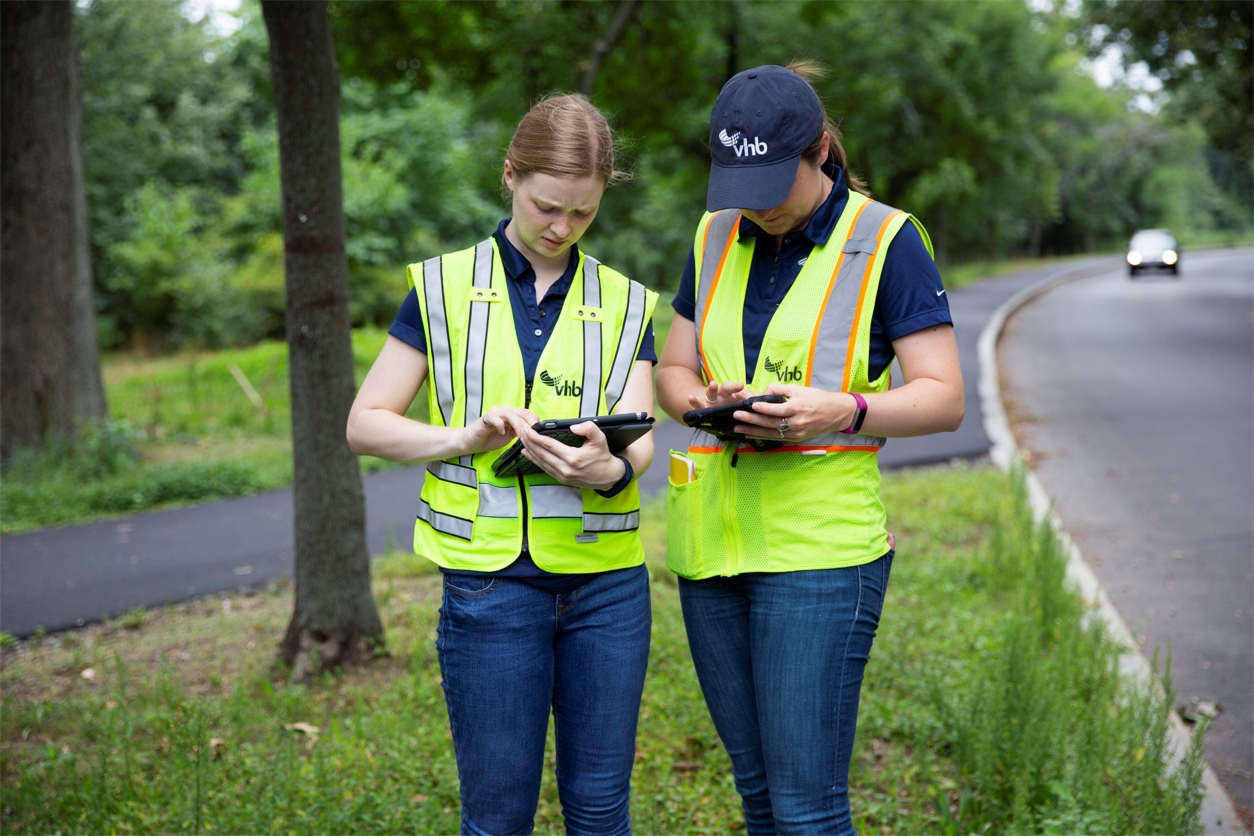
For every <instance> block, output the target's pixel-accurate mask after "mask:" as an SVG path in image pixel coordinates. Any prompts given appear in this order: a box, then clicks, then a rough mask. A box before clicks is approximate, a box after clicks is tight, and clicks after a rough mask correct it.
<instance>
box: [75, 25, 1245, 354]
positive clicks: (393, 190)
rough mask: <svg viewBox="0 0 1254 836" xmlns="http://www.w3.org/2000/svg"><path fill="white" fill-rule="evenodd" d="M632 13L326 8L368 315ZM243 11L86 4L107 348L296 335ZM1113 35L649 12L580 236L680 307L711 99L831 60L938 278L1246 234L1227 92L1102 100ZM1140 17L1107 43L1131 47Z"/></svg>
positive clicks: (836, 95) (94, 207) (355, 297)
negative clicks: (621, 172)
mask: <svg viewBox="0 0 1254 836" xmlns="http://www.w3.org/2000/svg"><path fill="white" fill-rule="evenodd" d="M1179 5H1180V4H1132V3H1126V2H1125V3H1114V4H1110V3H1105V2H1104V0H1103V5H1102V6H1101V10H1102V14H1106V11H1105V10H1106V9H1107V6H1109V12H1110V15H1109V16H1110V17H1111V21H1112V22H1114V21H1115V18H1116V17H1118V15H1124V16H1125V17H1127V15H1132V16H1133V17H1138V16H1139V17H1151V18H1152V17H1154V16H1155V14H1158V13H1161V14H1167V11H1164V10H1165V9H1166V8H1167V7H1168V6H1171V7H1172V8H1173V9H1175V7H1176V6H1179ZM1204 5H1206V6H1207V7H1208V8H1209V7H1210V6H1216V7H1218V6H1220V5H1222V4H1218V3H1209V2H1208V3H1207V4H1204ZM1041 6H1042V4H1037V7H1041ZM1149 6H1155V7H1156V10H1157V11H1155V10H1150V11H1145V10H1146V9H1148V7H1149ZM1224 8H1227V7H1224ZM616 9H617V4H613V3H563V2H557V0H535V1H534V2H526V3H465V2H454V1H453V0H433V2H425V3H375V2H364V1H363V0H337V1H336V2H334V3H332V4H331V7H330V12H331V15H332V23H333V30H334V33H335V38H336V48H337V56H338V59H339V63H340V66H341V70H342V73H343V78H344V85H343V88H342V101H341V124H340V126H341V145H342V152H343V172H344V207H345V214H346V221H347V242H346V245H347V257H348V266H349V275H350V290H351V301H352V310H353V314H352V315H353V321H354V323H355V324H358V325H362V324H366V325H383V324H386V323H387V321H388V320H389V319H390V318H391V317H392V316H393V315H394V313H395V310H396V308H397V306H398V305H399V302H400V301H401V299H402V298H403V296H404V291H405V285H404V267H405V265H406V264H408V263H412V262H415V261H420V260H422V259H424V258H428V257H430V256H432V255H435V254H438V253H440V252H446V251H449V250H452V249H459V248H463V247H467V246H470V245H471V244H473V243H474V242H475V241H476V240H480V239H481V238H483V237H484V236H486V235H487V234H488V233H489V232H490V230H491V229H492V227H493V226H494V225H495V223H496V221H497V220H498V219H499V217H500V216H502V215H504V214H507V213H508V211H509V209H508V208H507V204H503V203H502V201H501V192H500V183H499V174H500V165H501V160H502V158H503V156H504V153H505V148H506V145H507V143H508V140H509V137H510V135H511V133H512V130H513V128H514V126H515V125H516V124H517V121H518V119H519V118H520V117H521V116H522V115H523V113H524V112H525V111H526V109H527V107H528V105H529V104H530V103H532V102H533V101H535V100H536V99H537V98H538V97H540V96H542V95H544V94H546V93H549V92H552V91H565V90H570V89H572V88H573V87H574V85H575V82H576V79H577V78H578V77H579V74H580V72H581V69H582V67H583V66H584V62H586V61H587V60H588V57H589V55H590V54H591V50H592V48H593V44H594V43H595V41H596V39H597V38H598V37H600V36H601V35H602V33H604V31H605V29H606V27H607V26H608V25H609V22H610V20H611V19H612V17H613V15H614V14H615V12H616ZM1093 9H1096V6H1094V7H1093ZM1093 9H1090V10H1091V11H1092V10H1093ZM1247 11H1248V10H1247ZM1177 12H1179V10H1178V9H1175V11H1171V12H1170V13H1171V14H1177ZM239 14H240V19H241V21H242V24H243V25H242V27H241V28H240V29H239V30H238V31H237V32H235V33H234V34H232V35H230V36H229V37H221V36H219V35H216V34H214V33H213V32H212V31H210V30H209V29H207V28H206V27H205V25H204V24H202V23H189V22H188V20H187V18H186V10H185V9H184V7H183V5H182V0H153V2H149V3H143V4H135V3H111V2H104V0H96V2H92V3H89V4H86V5H84V6H82V7H80V9H79V19H78V28H77V36H78V39H79V42H80V44H81V46H82V54H83V65H84V114H85V135H86V143H85V155H86V172H87V179H88V186H89V191H90V203H91V212H92V236H93V238H92V240H93V249H94V257H95V267H96V277H97V292H98V309H99V324H100V333H101V339H102V341H103V342H104V343H105V345H106V346H118V345H126V344H130V345H134V346H137V347H140V348H147V349H150V350H151V349H156V350H162V351H164V350H168V349H169V348H171V347H173V348H190V347H220V346H228V345H243V344H248V343H251V342H254V341H256V340H258V339H262V338H271V339H275V338H280V337H282V335H283V330H284V301H283V299H284V292H283V289H284V275H283V246H282V236H281V225H280V214H279V174H278V153H277V142H276V138H275V130H274V121H273V120H274V117H273V107H272V101H271V95H270V89H269V77H268V73H269V68H268V60H267V49H268V44H267V38H266V32H265V28H264V26H263V24H262V21H261V16H260V12H259V9H258V8H257V6H256V5H255V3H254V2H252V0H248V2H245V3H244V4H243V6H242V7H241V11H240V13H239ZM1241 14H1247V12H1241ZM1177 16H1178V15H1177ZM1139 17H1138V20H1139ZM1186 17H1187V15H1186ZM1194 17H1196V18H1197V19H1198V20H1202V19H1203V18H1205V15H1195V16H1194ZM1225 20H1226V19H1225ZM1092 22H1093V21H1087V22H1085V23H1084V24H1083V25H1082V24H1081V23H1078V22H1077V21H1075V20H1072V19H1070V18H1067V17H1066V15H1065V13H1064V12H1061V11H1060V12H1052V11H1033V10H1031V9H1030V8H1029V7H1028V6H1026V5H1024V4H1022V3H1007V2H971V3H924V4H917V3H916V4H905V3H830V2H817V1H816V0H790V2H735V3H725V2H706V0H694V1H693V2H685V3H642V4H640V5H639V6H638V7H636V9H635V11H634V13H633V16H632V18H631V20H630V22H629V24H628V25H627V27H626V29H625V31H624V32H623V35H622V37H621V39H620V40H619V41H618V42H617V43H616V44H615V46H614V48H613V49H612V50H611V51H610V52H609V54H608V55H607V56H606V60H605V63H604V65H603V66H602V69H601V71H600V73H599V75H598V78H597V82H596V86H595V90H594V94H593V99H594V101H595V102H596V103H597V104H598V105H599V106H601V107H602V108H603V109H604V110H605V111H606V112H607V113H608V114H609V115H610V117H611V120H612V122H613V124H614V125H615V126H616V128H617V129H618V130H619V133H620V136H621V138H622V139H623V140H624V143H623V146H624V147H623V148H622V153H621V154H620V157H619V162H620V167H623V166H624V165H625V166H626V167H628V168H630V169H631V170H633V171H634V173H635V175H636V177H635V180H634V182H632V183H629V184H627V185H625V186H623V187H621V188H616V189H612V190H610V191H609V192H608V193H607V194H606V196H605V199H604V201H603V204H602V208H601V211H600V213H599V215H598V218H597V221H596V223H595V224H594V225H593V227H592V228H591V230H590V232H589V234H588V237H587V239H586V240H585V242H584V244H585V246H586V248H587V249H588V250H589V251H590V252H592V253H594V254H595V255H596V256H597V257H598V258H600V259H601V260H603V261H605V262H606V263H607V264H610V265H611V266H613V267H616V268H618V269H619V270H622V271H623V272H625V273H627V274H628V275H630V276H632V277H633V278H636V279H638V280H640V281H642V282H644V283H645V284H646V285H649V286H651V287H654V288H657V289H673V288H674V287H675V286H676V284H677V282H678V279H679V276H680V274H681V272H682V269H683V264H684V260H685V258H686V255H687V252H688V249H689V248H690V247H691V243H692V234H693V230H694V229H695V227H696V224H697V221H698V220H699V218H700V215H701V212H702V209H703V207H704V197H705V186H706V177H707V172H708V165H709V157H708V150H707V148H706V138H707V131H708V119H709V107H710V104H711V103H712V102H713V100H714V98H715V96H716V95H717V92H718V90H719V88H720V86H721V85H722V83H723V82H724V81H725V79H726V78H727V77H728V76H729V75H730V74H732V73H734V72H736V71H738V70H740V69H743V68H745V67H749V66H753V65H756V64H760V63H780V62H785V61H787V60H788V59H789V58H790V57H792V56H797V55H805V56H812V57H814V58H816V59H818V60H820V61H823V62H826V63H827V64H828V65H829V66H830V69H831V73H830V75H829V77H828V78H827V79H825V80H824V81H821V82H819V83H818V85H817V86H818V89H819V92H820V94H822V95H823V96H824V97H825V100H826V102H827V104H828V107H829V109H830V111H831V113H832V115H833V116H834V117H835V118H837V119H838V120H840V122H841V125H842V128H843V131H844V138H845V146H846V148H847V150H848V152H849V157H850V162H851V166H852V168H853V169H855V170H856V171H858V172H860V173H861V174H863V175H865V177H866V178H867V180H868V181H869V183H870V186H871V189H872V191H873V194H874V196H875V197H876V198H878V199H880V200H884V201H886V202H889V203H893V204H894V205H898V206H901V207H902V208H904V209H907V210H909V211H911V212H913V213H914V214H916V215H917V216H918V217H920V218H921V220H922V222H923V223H924V225H925V226H926V227H927V228H928V230H929V232H930V233H931V236H932V239H933V241H934V243H935V245H936V251H937V257H938V260H939V261H940V262H941V264H942V266H943V267H948V266H949V265H960V264H964V263H968V262H972V261H977V260H979V261H989V262H996V261H1001V260H1005V259H1007V258H1012V257H1023V256H1028V257H1036V256H1042V255H1049V254H1057V253H1069V252H1078V251H1092V250H1097V249H1102V248H1108V247H1112V246H1113V247H1117V246H1121V245H1122V244H1123V243H1125V242H1126V239H1127V237H1128V236H1129V234H1130V233H1131V232H1132V231H1134V230H1136V229H1138V228H1143V227H1158V226H1166V227H1170V228H1172V229H1173V230H1174V231H1175V232H1176V233H1177V234H1178V235H1179V236H1180V237H1181V238H1183V239H1184V240H1191V239H1194V238H1199V237H1200V238H1206V237H1208V236H1212V235H1213V234H1240V233H1241V232H1244V231H1246V230H1248V229H1249V226H1250V218H1249V211H1248V200H1246V201H1244V202H1243V201H1242V199H1241V198H1240V194H1238V193H1237V192H1233V190H1232V189H1231V188H1229V186H1230V184H1231V183H1230V181H1231V182H1235V181H1232V177H1231V176H1229V174H1225V173H1224V172H1225V171H1229V172H1230V170H1231V169H1232V167H1233V166H1234V165H1236V164H1237V163H1239V162H1241V160H1243V159H1245V158H1243V157H1241V156H1240V154H1236V156H1234V155H1233V154H1234V152H1233V148H1234V147H1235V146H1231V147H1230V145H1225V144H1223V143H1220V142H1219V140H1218V139H1217V138H1216V137H1217V136H1218V134H1216V133H1215V132H1214V131H1212V130H1211V126H1212V125H1213V124H1217V123H1218V122H1217V121H1216V120H1217V119H1218V116H1217V115H1216V114H1217V113H1218V112H1217V111H1216V110H1215V109H1214V108H1211V109H1206V108H1203V107H1201V106H1200V105H1199V106H1198V107H1197V108H1194V109H1192V110H1191V109H1190V107H1189V106H1186V102H1191V101H1194V98H1196V97H1198V96H1202V95H1203V88H1205V87H1206V85H1205V84H1194V83H1193V82H1189V81H1187V80H1186V79H1185V78H1184V75H1187V73H1185V74H1184V75H1181V81H1180V84H1181V85H1186V86H1188V85H1191V86H1189V90H1191V91H1193V92H1190V93H1188V95H1187V96H1186V95H1184V93H1183V92H1179V95H1178V96H1177V98H1178V100H1179V102H1178V103H1177V104H1173V105H1172V106H1171V107H1169V108H1167V109H1166V110H1165V111H1164V113H1163V114H1161V115H1150V114H1145V113H1139V112H1130V111H1129V100H1130V95H1131V94H1130V93H1129V91H1127V90H1126V89H1121V88H1112V89H1110V90H1102V89H1099V88H1098V87H1097V86H1096V84H1095V83H1094V82H1093V81H1092V79H1091V78H1090V77H1089V76H1088V75H1086V74H1085V73H1084V72H1083V70H1082V66H1081V59H1082V57H1083V55H1084V54H1085V52H1084V51H1085V46H1084V45H1083V44H1081V43H1080V41H1079V40H1078V39H1077V35H1076V31H1074V30H1077V28H1078V27H1079V28H1083V26H1089V25H1090V24H1091V23H1092ZM1202 23H1205V20H1202ZM1185 24H1187V25H1185ZM1112 25H1113V24H1112ZM1139 25H1140V24H1137V26H1134V25H1133V23H1131V22H1126V21H1125V23H1121V24H1118V26H1117V27H1116V28H1114V29H1112V30H1111V31H1112V33H1114V34H1111V36H1110V37H1111V38H1115V39H1117V40H1118V43H1120V44H1123V45H1125V46H1126V48H1127V49H1128V50H1132V49H1133V45H1135V44H1140V43H1141V38H1142V35H1141V34H1140V32H1141V30H1140V29H1139V28H1138V26H1139ZM1155 25H1157V24H1155ZM1163 25H1165V24H1163ZM1173 25H1174V24H1173ZM1181 25H1184V26H1185V28H1184V29H1182V30H1180V31H1182V32H1184V31H1186V30H1187V32H1189V33H1191V34H1189V38H1192V39H1193V40H1185V41H1180V42H1179V44H1178V43H1177V41H1178V40H1179V38H1178V37H1177V36H1176V35H1175V34H1173V35H1172V36H1171V38H1169V39H1168V41H1169V46H1170V47H1171V52H1170V54H1171V55H1179V54H1181V53H1180V49H1179V46H1180V44H1185V45H1186V46H1187V45H1190V44H1194V41H1195V40H1197V39H1198V38H1199V37H1201V38H1202V40H1201V41H1198V43H1197V44H1194V45H1195V46H1197V48H1198V49H1203V48H1204V49H1203V51H1204V52H1205V55H1203V54H1202V53H1198V57H1197V60H1198V61H1199V62H1200V63H1199V64H1198V65H1197V69H1198V70H1199V71H1201V70H1205V71H1206V72H1207V73H1213V72H1220V70H1221V69H1222V72H1223V73H1227V74H1228V75H1231V74H1232V72H1233V67H1235V66H1237V65H1238V64H1234V61H1237V59H1241V60H1246V61H1248V55H1249V50H1248V49H1238V47H1237V46H1234V45H1233V43H1235V42H1233V41H1232V40H1231V38H1229V40H1228V41H1224V42H1223V44H1220V45H1219V46H1217V47H1216V48H1215V49H1213V50H1212V49H1211V46H1212V44H1211V40H1205V37H1202V36H1206V37H1209V35H1208V33H1209V34H1214V32H1218V31H1220V30H1222V31H1223V32H1226V33H1228V34H1231V32H1235V31H1236V30H1235V29H1232V30H1231V32H1229V29H1230V28H1231V27H1227V25H1226V24H1225V25H1224V26H1220V27H1218V29H1216V28H1215V27H1210V28H1209V29H1208V28H1207V26H1209V24H1207V25H1202V24H1196V25H1195V22H1194V23H1190V22H1189V21H1185V23H1184V24H1181ZM1199 27H1200V28H1199ZM1225 27H1227V28H1225ZM1160 28H1161V27H1160ZM1202 30H1205V31H1202ZM1212 30H1214V31H1212ZM1085 31H1086V32H1087V31H1088V30H1085ZM1146 31H1149V30H1146ZM1154 31H1158V30H1154ZM1164 31H1165V30H1164ZM1173 31H1174V30H1173ZM1199 32H1200V33H1201V35H1199V34H1198V33H1199ZM1195 36H1197V37H1195ZM1084 40H1085V41H1087V35H1086V36H1085V39H1084ZM1212 40H1213V39H1212ZM1238 40H1239V38H1238ZM1203 41H1204V42H1203ZM1246 42H1248V38H1247V39H1246ZM1216 43H1218V42H1216ZM1243 43H1245V42H1243ZM1225 44H1226V45H1225ZM1220 47H1222V48H1220ZM1188 48H1190V49H1192V48H1193V46H1188ZM1137 49H1140V47H1137ZM1206 50H1210V51H1209V52H1206ZM1130 54H1131V53H1130ZM1137 54H1139V53H1137ZM1208 56H1209V57H1208ZM1182 60H1183V59H1182ZM1238 63H1239V62H1238ZM1164 66H1165V65H1164ZM1173 72H1175V71H1174V70H1173ZM1177 74H1179V73H1177ZM1228 75H1225V76H1224V77H1225V78H1227V77H1228ZM1234 77H1235V76H1234ZM1246 77H1248V73H1246ZM1174 83H1175V82H1174V81H1173V84H1174ZM1183 89H1184V88H1183V87H1180V88H1179V90H1180V91H1183ZM1225 89H1227V88H1225ZM1225 95H1226V94H1225ZM1189 97H1193V98H1189ZM1246 98H1247V99H1248V96H1247V97H1246ZM1224 101H1226V100H1224ZM1246 105H1248V102H1246ZM1248 110H1249V109H1248V107H1246V108H1245V110H1244V111H1243V112H1242V114H1238V116H1240V118H1246V119H1248ZM1234 118H1235V117H1234ZM1219 121H1222V120H1219ZM1199 126H1203V127H1199ZM1208 131H1210V132H1209V133H1208ZM1247 133H1248V131H1247ZM1225 135H1226V134H1225ZM1247 156H1248V155H1247ZM1223 160H1227V162H1226V163H1223V165H1220V163H1221V162H1223ZM1234 160H1235V162H1234ZM1245 162H1246V163H1248V159H1246V160H1245ZM1224 166H1227V168H1224ZM1221 169H1223V170H1222V171H1221ZM1216 182H1218V183H1219V184H1220V185H1218V186H1217V185H1216ZM1234 195H1236V196H1235V197H1234Z"/></svg>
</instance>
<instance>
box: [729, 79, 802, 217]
mask: <svg viewBox="0 0 1254 836" xmlns="http://www.w3.org/2000/svg"><path fill="white" fill-rule="evenodd" d="M823 119H824V117H823V105H822V104H821V103H820V102H819V97H818V94H817V93H815V92H814V88H812V87H811V86H810V85H809V84H808V83H807V82H806V81H805V79H803V78H802V77H801V76H799V75H797V74H796V73H794V72H793V71H792V70H789V69H786V68H784V67H777V66H765V67H757V68H755V69H752V70H745V71H744V72H742V73H737V74H736V75H734V76H732V78H731V79H730V80H729V81H728V82H727V83H726V84H725V85H723V90H722V92H720V93H719V94H718V100H717V101H716V102H715V103H714V109H713V111H712V112H711V113H710V156H711V158H712V159H711V166H710V188H709V191H708V192H707V195H706V208H707V209H709V210H710V211H711V212H716V211H718V210H720V209H759V210H762V209H772V208H774V207H776V206H778V205H779V204H780V203H781V202H783V200H784V198H785V197H787V195H788V191H789V190H790V189H791V188H792V182H793V180H794V178H795V177H796V176H797V166H798V164H799V161H800V159H801V155H802V154H803V153H804V152H805V150H806V148H808V147H809V146H810V143H812V142H814V140H815V139H817V138H818V136H819V134H820V133H821V132H822V130H823ZM751 137H752V138H751Z"/></svg>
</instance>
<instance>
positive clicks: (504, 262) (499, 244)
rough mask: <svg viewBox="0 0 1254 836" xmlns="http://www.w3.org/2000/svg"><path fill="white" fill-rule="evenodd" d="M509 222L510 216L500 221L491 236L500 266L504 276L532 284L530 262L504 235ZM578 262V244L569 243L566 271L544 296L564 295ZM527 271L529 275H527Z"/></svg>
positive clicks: (533, 273)
mask: <svg viewBox="0 0 1254 836" xmlns="http://www.w3.org/2000/svg"><path fill="white" fill-rule="evenodd" d="M509 222H510V218H506V219H505V220H503V221H501V222H500V224H498V225H497V227H496V232H494V233H492V237H493V238H495V239H496V248H497V250H499V251H500V253H501V266H503V267H504V268H505V277H506V278H507V279H509V280H510V281H515V282H521V281H523V280H524V279H530V280H531V282H532V283H533V284H534V283H535V280H536V273H535V270H534V269H533V268H532V266H531V262H530V261H528V260H527V257H526V256H525V255H523V254H522V253H520V252H519V251H518V248H517V247H515V246H514V244H513V242H511V241H510V240H509V239H508V238H506V237H505V227H507V226H509ZM578 264H579V245H578V244H571V245H570V263H569V264H567V265H566V272H564V273H562V277H561V278H560V279H558V280H557V281H556V282H554V283H553V286H552V287H550V288H549V292H548V293H546V294H545V296H546V297H547V296H553V295H557V296H564V295H565V294H566V292H567V291H568V290H570V283H571V282H572V281H574V279H575V267H576V265H578ZM528 273H530V274H531V275H530V276H528V275H527V274H528Z"/></svg>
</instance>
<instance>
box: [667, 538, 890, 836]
mask: <svg viewBox="0 0 1254 836" xmlns="http://www.w3.org/2000/svg"><path fill="white" fill-rule="evenodd" d="M892 561H893V553H892V552H891V551H890V552H889V553H888V554H886V555H884V556H883V557H881V558H879V559H878V560H875V561H873V562H871V563H867V564H865V565H862V566H853V567H850V568H847V569H820V570H817V571H809V572H782V573H761V572H759V573H750V574H744V575H736V576H733V577H727V578H709V579H706V580H701V581H689V580H684V579H682V578H681V579H680V581H679V594H680V600H681V602H682V604H683V610H684V625H685V626H686V627H687V629H688V645H689V647H691V648H692V660H693V663H694V664H695V665H696V669H697V678H698V679H699V680H700V681H701V689H702V691H704V693H705V702H706V705H708V706H709V709H710V715H711V716H712V717H713V718H714V726H715V728H717V729H718V734H719V737H720V738H722V741H723V746H724V747H726V749H727V754H728V755H730V756H731V761H732V772H733V774H734V776H735V780H736V790H737V791H738V792H739V793H740V796H741V801H742V804H743V807H744V812H745V825H746V830H747V832H749V833H779V834H790V833H822V834H838V835H839V836H844V834H851V833H855V831H854V829H853V822H852V821H851V819H850V815H849V758H850V753H851V752H852V751H853V736H854V729H855V728H856V726H857V723H858V695H859V692H860V691H861V688H862V672H863V669H864V668H866V663H867V659H868V658H869V656H870V653H871V642H872V640H873V639H874V638H875V628H876V627H877V626H878V625H879V618H880V610H881V609H882V608H883V606H884V592H885V590H886V589H887V587H888V573H889V570H890V568H891V567H892Z"/></svg>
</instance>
